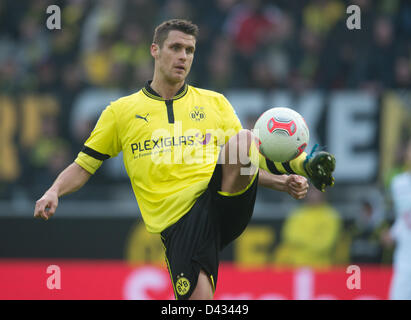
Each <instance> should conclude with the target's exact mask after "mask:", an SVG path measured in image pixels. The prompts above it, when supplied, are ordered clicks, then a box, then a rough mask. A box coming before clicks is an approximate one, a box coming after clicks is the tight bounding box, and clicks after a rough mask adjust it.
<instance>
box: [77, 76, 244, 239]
mask: <svg viewBox="0 0 411 320" xmlns="http://www.w3.org/2000/svg"><path fill="white" fill-rule="evenodd" d="M241 129H242V126H241V123H240V120H239V119H238V117H237V115H236V114H235V111H234V109H233V107H232V106H231V104H230V103H229V102H228V100H227V99H226V98H225V97H224V96H223V95H222V94H220V93H216V92H213V91H209V90H204V89H199V88H195V87H192V86H189V85H187V84H184V86H183V87H182V88H181V89H180V90H179V91H178V92H177V94H176V95H175V96H174V97H173V99H170V100H165V99H163V98H162V97H161V96H160V95H158V94H157V93H156V92H155V91H154V90H153V89H152V88H151V87H150V83H147V84H146V86H145V87H144V88H143V89H141V90H140V91H138V92H137V93H134V94H132V95H129V96H126V97H122V98H120V99H118V100H116V101H114V102H112V103H111V104H110V105H109V106H107V107H106V109H105V110H104V111H103V112H102V114H101V116H100V118H99V120H98V122H97V124H96V126H95V128H94V129H93V131H92V133H91V135H90V137H89V138H88V139H87V141H86V142H85V144H84V148H83V149H82V151H81V152H80V153H79V154H78V156H77V158H76V159H75V162H76V163H77V164H78V165H80V166H81V167H82V168H84V169H85V170H87V171H88V172H89V173H91V174H94V173H95V171H96V170H97V169H98V168H99V167H100V165H101V164H102V162H103V161H104V160H106V159H108V158H110V157H115V156H117V155H118V153H120V151H122V152H123V161H124V164H125V168H126V170H127V173H128V176H129V178H130V181H131V185H132V187H133V191H134V194H135V197H136V199H137V203H138V205H139V208H140V211H141V214H142V217H143V220H144V222H145V225H146V228H147V230H148V231H149V232H152V233H159V232H161V231H163V230H164V229H165V228H167V227H168V226H170V225H172V224H174V223H175V222H176V221H178V220H179V219H180V218H181V217H182V216H183V215H184V214H186V213H187V212H188V211H189V210H190V209H191V207H192V206H193V205H194V203H195V201H196V200H197V198H198V197H199V196H200V195H201V194H202V193H203V192H204V191H205V190H206V188H207V185H208V182H209V181H210V179H211V176H212V174H213V171H214V168H215V165H216V163H217V160H218V156H219V152H220V149H221V147H222V146H223V145H224V144H225V143H226V142H227V141H228V139H229V138H230V137H232V136H233V135H235V134H237V133H238V131H240V130H241Z"/></svg>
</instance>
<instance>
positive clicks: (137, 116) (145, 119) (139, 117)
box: [136, 113, 149, 122]
mask: <svg viewBox="0 0 411 320" xmlns="http://www.w3.org/2000/svg"><path fill="white" fill-rule="evenodd" d="M148 115H149V113H147V114H146V116H145V117H143V116H140V115H139V114H136V118H137V119H143V120H144V121H145V122H148V120H147V117H148Z"/></svg>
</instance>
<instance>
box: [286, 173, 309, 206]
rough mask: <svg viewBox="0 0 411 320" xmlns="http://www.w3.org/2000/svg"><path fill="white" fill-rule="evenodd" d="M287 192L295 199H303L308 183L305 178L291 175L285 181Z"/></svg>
mask: <svg viewBox="0 0 411 320" xmlns="http://www.w3.org/2000/svg"><path fill="white" fill-rule="evenodd" d="M285 186H286V190H287V192H288V193H289V194H290V195H291V196H292V197H293V198H295V199H297V200H300V199H303V198H304V197H305V196H306V195H307V191H308V181H307V179H306V178H305V177H303V176H299V175H296V174H291V175H289V176H288V177H287V180H286V181H285Z"/></svg>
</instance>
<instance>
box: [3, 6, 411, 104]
mask: <svg viewBox="0 0 411 320" xmlns="http://www.w3.org/2000/svg"><path fill="white" fill-rule="evenodd" d="M52 4H56V5H58V6H59V7H60V8H61V17H62V18H61V30H48V29H47V27H46V20H47V17H48V15H47V13H46V8H47V6H48V5H52ZM350 4H356V5H358V6H359V7H360V8H361V29H360V30H348V28H347V26H346V19H347V17H348V14H347V13H346V9H347V6H348V5H350ZM170 18H186V19H189V20H192V21H193V22H195V23H197V24H198V25H199V27H200V37H199V39H198V43H197V53H196V61H195V63H194V65H193V69H192V74H191V77H190V82H191V83H192V84H194V85H196V86H200V87H205V88H212V89H215V90H225V89H227V88H232V87H247V88H250V87H251V88H267V89H275V88H293V89H299V90H301V89H306V88H325V89H333V88H364V87H365V88H371V89H380V88H382V87H389V88H390V87H409V86H410V85H411V45H410V41H409V39H411V3H410V2H409V1H406V0H376V1H371V0H352V1H347V0H345V1H344V0H302V1H286V0H278V1H268V0H211V1H194V2H193V1H188V0H118V1H110V0H99V1H93V0H67V1H55V0H33V1H28V0H20V1H12V0H4V1H1V3H0V30H1V32H0V90H1V92H3V93H4V92H10V93H11V92H21V91H22V90H24V91H26V90H35V91H50V90H56V91H59V90H60V91H61V92H62V93H63V94H65V96H66V97H65V98H67V97H70V96H72V95H73V94H75V93H76V92H77V91H78V90H82V89H84V88H86V87H89V86H98V87H105V88H107V87H121V88H124V89H128V90H130V91H135V90H138V89H139V88H140V87H141V86H142V84H143V83H144V82H145V81H146V80H147V79H149V78H150V77H151V74H152V67H153V63H152V59H151V57H150V53H149V46H150V44H151V40H152V35H153V29H154V28H155V26H156V25H158V24H159V23H160V22H162V21H164V20H166V19H170Z"/></svg>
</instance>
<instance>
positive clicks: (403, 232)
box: [389, 139, 411, 300]
mask: <svg viewBox="0 0 411 320" xmlns="http://www.w3.org/2000/svg"><path fill="white" fill-rule="evenodd" d="M404 164H405V172H402V173H400V174H398V175H396V176H395V177H394V178H393V179H392V182H391V190H390V191H391V199H392V202H393V206H394V211H395V222H394V225H393V226H392V228H391V230H390V234H389V236H390V238H391V239H392V240H393V241H394V243H395V251H394V256H393V277H392V281H391V288H390V293H389V298H390V299H392V300H411V259H410V252H411V139H410V140H409V141H408V144H407V148H406V150H405V163H404Z"/></svg>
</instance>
